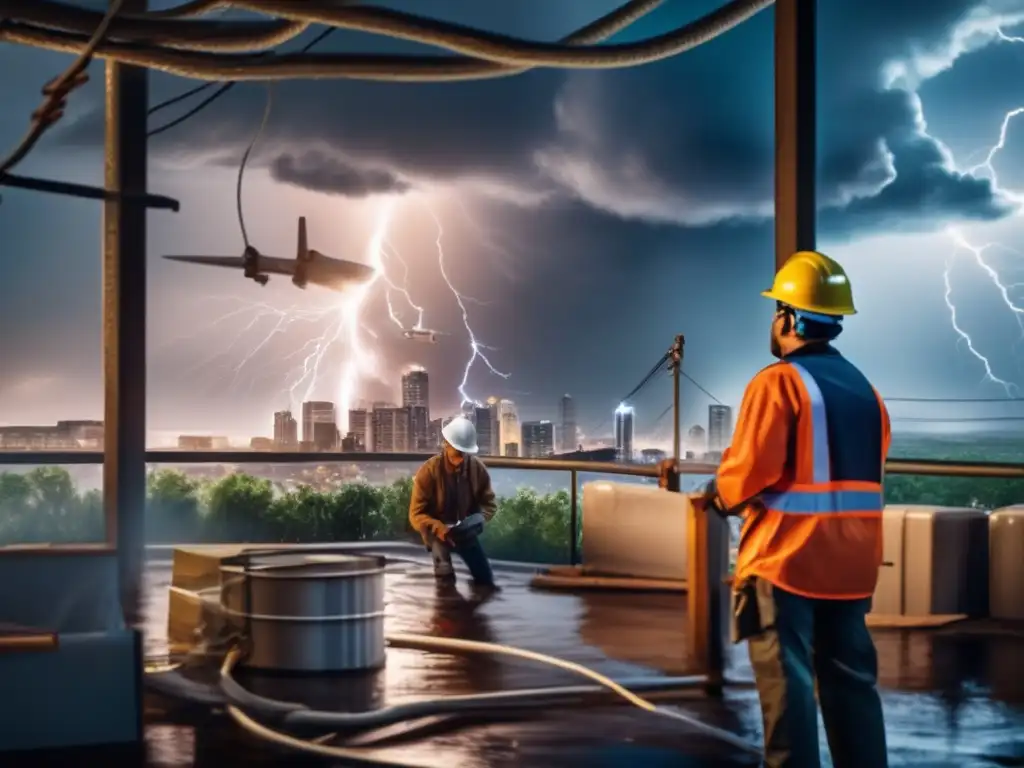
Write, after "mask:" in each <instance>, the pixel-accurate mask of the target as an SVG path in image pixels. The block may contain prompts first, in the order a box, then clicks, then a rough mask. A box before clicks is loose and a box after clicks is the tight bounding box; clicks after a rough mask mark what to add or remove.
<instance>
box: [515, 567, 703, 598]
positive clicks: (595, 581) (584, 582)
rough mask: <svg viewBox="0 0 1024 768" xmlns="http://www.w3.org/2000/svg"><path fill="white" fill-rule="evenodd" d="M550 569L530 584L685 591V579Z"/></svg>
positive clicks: (540, 587) (581, 587)
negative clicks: (598, 574)
mask: <svg viewBox="0 0 1024 768" xmlns="http://www.w3.org/2000/svg"><path fill="white" fill-rule="evenodd" d="M557 570H558V571H559V572H557V573H556V572H555V571H556V569H554V568H553V569H551V570H550V571H548V572H547V573H543V574H539V575H537V576H534V577H533V579H531V580H530V586H531V587H534V588H536V589H564V590H609V591H619V592H672V593H682V592H685V591H686V582H685V581H673V580H670V579H636V578H631V577H627V576H597V575H588V574H585V573H582V572H580V571H576V572H575V573H571V572H570V573H567V571H571V570H574V569H568V568H560V569H557Z"/></svg>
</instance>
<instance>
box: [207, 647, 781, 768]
mask: <svg viewBox="0 0 1024 768" xmlns="http://www.w3.org/2000/svg"><path fill="white" fill-rule="evenodd" d="M386 639H387V643H388V645H389V646H391V647H394V648H411V649H417V650H426V651H434V652H440V653H470V654H489V655H500V656H511V657H515V658H520V659H524V660H527V661H533V662H537V663H541V664H547V665H548V666H552V667H556V668H558V669H562V670H564V671H566V672H570V673H572V674H575V675H579V676H581V677H586V678H589V679H590V680H593V681H594V682H595V683H597V684H598V685H599V686H602V687H604V688H606V689H607V690H609V691H611V692H612V693H615V694H616V695H618V696H620V697H622V698H623V699H625V700H626V701H627V702H629V703H630V704H632V705H633V706H635V707H637V708H639V709H642V710H643V711H645V712H649V713H651V714H655V715H660V716H662V717H666V718H669V719H672V720H675V721H677V722H680V723H684V724H685V725H687V726H689V727H690V728H692V729H693V730H695V731H697V732H699V733H701V734H702V735H704V736H708V737H710V738H713V739H715V740H717V741H721V742H723V743H725V744H728V745H729V746H731V747H733V748H735V749H737V750H740V751H742V752H744V753H746V754H750V755H757V756H760V754H761V750H760V749H759V748H758V747H756V746H754V745H753V744H751V743H750V742H748V741H746V740H745V739H742V738H740V737H739V736H736V735H735V734H733V733H730V732H728V731H726V730H723V729H721V728H717V727H715V726H712V725H709V724H707V723H704V722H701V721H700V720H698V719H696V718H694V717H691V716H689V715H686V714H684V713H682V712H675V711H673V710H669V709H664V708H662V707H659V706H657V705H656V704H654V703H653V702H651V701H648V700H647V699H644V698H642V697H640V696H638V695H637V694H635V693H633V692H632V691H630V690H628V689H627V688H625V687H624V686H622V685H620V684H619V683H617V682H615V681H614V680H612V679H610V678H608V677H605V676H604V675H602V674H600V673H599V672H596V671H594V670H592V669H589V668H588V667H585V666H583V665H581V664H576V663H575V662H571V661H567V660H565V659H559V658H557V657H554V656H548V655H547V654H542V653H537V652H535V651H529V650H526V649H523V648H516V647H513V646H506V645H499V644H496V643H483V642H478V641H474V640H459V639H455V638H440V637H429V636H426V635H413V634H401V633H399V634H391V635H388V636H387V638H386ZM240 659H241V651H240V650H239V649H238V648H237V647H236V648H234V649H232V650H231V651H230V652H229V653H228V655H227V656H226V657H225V659H224V663H223V664H222V665H221V681H222V684H223V683H224V681H231V682H234V680H233V677H232V670H233V669H234V667H235V665H236V664H237V663H238V661H239V660H240ZM234 685H236V686H237V683H234ZM555 690H557V689H555ZM224 693H225V695H226V696H227V698H228V699H229V701H232V702H233V701H234V700H236V698H237V697H236V696H232V695H231V694H232V693H235V692H234V691H233V690H232V688H231V686H230V684H229V685H228V686H226V687H224ZM483 696H484V697H486V696H487V694H484V695H483ZM467 698H468V697H467ZM441 701H443V700H439V702H438V703H440V702H441ZM494 703H497V701H495V702H494ZM281 705H282V708H289V709H290V705H289V704H287V703H285V702H281ZM474 705H475V706H474V707H473V708H476V709H482V708H486V707H487V702H486V701H483V700H480V701H477V702H474ZM291 706H295V707H296V708H298V707H301V705H291ZM227 711H228V714H229V715H230V716H231V718H232V719H233V720H234V721H235V722H236V723H238V725H240V726H241V727H242V728H244V729H245V730H247V731H249V732H250V733H252V734H253V735H255V736H258V737H260V738H264V739H267V740H269V741H272V742H274V743H277V744H279V745H281V746H287V747H289V748H292V749H298V750H302V751H305V752H309V753H311V754H316V755H321V756H325V757H333V758H335V759H345V760H358V761H361V762H366V763H368V764H374V765H393V766H406V765H407V764H402V763H394V762H391V761H387V760H380V759H378V758H370V757H369V756H367V755H366V754H365V753H364V752H361V751H360V750H358V749H353V748H351V747H334V746H331V745H328V744H324V743H321V742H319V741H318V742H309V741H305V740H303V739H300V738H297V737H295V736H291V735H289V734H287V733H283V732H281V731H277V730H275V729H273V728H270V727H268V726H266V725H264V724H261V723H259V722H257V721H256V720H254V719H253V718H252V717H251V716H249V715H248V714H247V713H246V712H244V711H243V710H242V708H241V707H239V706H238V705H237V704H236V703H229V704H228V705H227ZM300 711H301V710H299V709H296V710H293V711H292V712H290V713H289V714H293V715H298V714H300ZM282 714H283V713H282ZM305 714H307V717H303V718H301V719H302V721H303V724H304V725H314V724H315V725H320V726H322V727H332V725H334V724H336V722H337V721H338V720H343V719H344V720H348V721H349V722H350V718H351V716H350V715H340V713H339V715H340V716H339V717H332V713H315V715H316V716H315V717H311V716H309V715H314V713H312V712H306V713H305ZM410 714H412V713H410ZM426 714H428V713H426V712H423V713H417V716H420V717H422V716H426ZM284 719H285V720H293V719H297V718H292V717H285V718H284ZM409 719H411V717H410V718H409Z"/></svg>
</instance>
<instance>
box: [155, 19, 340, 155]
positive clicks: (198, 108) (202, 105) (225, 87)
mask: <svg viewBox="0 0 1024 768" xmlns="http://www.w3.org/2000/svg"><path fill="white" fill-rule="evenodd" d="M334 31H335V29H334V27H328V28H327V29H325V30H322V31H321V32H320V34H318V35H317V36H316V37H314V38H313V39H312V40H310V41H309V42H308V43H306V44H305V45H304V46H303V47H302V48H301V50H300V53H306V52H308V51H310V50H312V49H313V48H314V47H315V46H317V45H319V44H320V43H321V42H323V41H324V40H326V39H327V38H328V37H330V35H331V33H333V32H334ZM214 85H216V83H203V84H202V85H197V86H196V87H195V88H191V89H189V90H187V91H185V92H184V93H181V94H178V95H177V96H174V97H172V98H170V99H167V100H166V101H162V102H160V103H159V104H157V105H156V106H154V107H152V108H150V110H149V114H151V115H152V114H153V113H154V112H159V111H160V110H161V109H165V108H167V107H170V106H172V105H173V104H177V103H178V102H181V101H184V100H185V99H187V98H189V97H191V96H195V95H197V94H199V93H202V92H203V91H206V90H209V89H210V88H212V87H213V86H214ZM236 85H238V81H237V80H236V81H234V82H230V83H223V84H222V85H221V86H220V87H219V88H217V90H216V91H214V92H213V93H212V94H210V95H209V96H207V97H206V98H205V99H203V100H202V101H201V102H199V103H198V104H196V105H195V106H194V107H192V109H190V110H189V111H188V112H186V113H185V114H183V115H179V116H178V117H176V118H174V119H173V120H171V121H170V122H168V123H164V124H163V125H161V126H158V127H156V128H152V129H150V131H149V132H148V133H147V134H146V135H147V136H149V137H150V138H152V137H153V136H159V135H160V134H161V133H164V132H165V131H169V130H171V128H176V127H177V126H179V125H181V124H182V123H184V122H185V121H186V120H190V119H191V118H193V117H195V116H196V115H198V114H199V113H200V112H202V111H203V110H204V109H206V108H207V107H208V106H210V105H211V104H213V102H215V101H217V99H219V98H221V97H222V96H223V95H224V94H226V93H227V92H228V91H230V90H231V89H232V88H234V87H235V86H236Z"/></svg>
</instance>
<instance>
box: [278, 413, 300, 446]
mask: <svg viewBox="0 0 1024 768" xmlns="http://www.w3.org/2000/svg"><path fill="white" fill-rule="evenodd" d="M298 444H299V423H298V422H297V421H295V417H294V416H292V412H291V411H278V412H277V413H275V414H274V445H275V446H277V447H278V448H285V449H288V448H295V447H297V446H298Z"/></svg>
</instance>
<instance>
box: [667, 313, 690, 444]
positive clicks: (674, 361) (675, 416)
mask: <svg viewBox="0 0 1024 768" xmlns="http://www.w3.org/2000/svg"><path fill="white" fill-rule="evenodd" d="M685 343H686V340H685V339H684V338H683V334H681V333H680V334H678V335H677V336H676V339H675V341H674V342H672V347H671V348H670V349H669V351H668V360H669V363H668V365H669V369H670V370H671V371H672V421H673V424H672V458H674V459H675V460H676V461H679V460H680V459H681V458H682V447H683V436H682V428H683V427H682V416H683V414H682V413H681V412H680V398H679V391H680V384H681V383H682V382H681V378H682V373H683V345H684V344H685Z"/></svg>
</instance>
